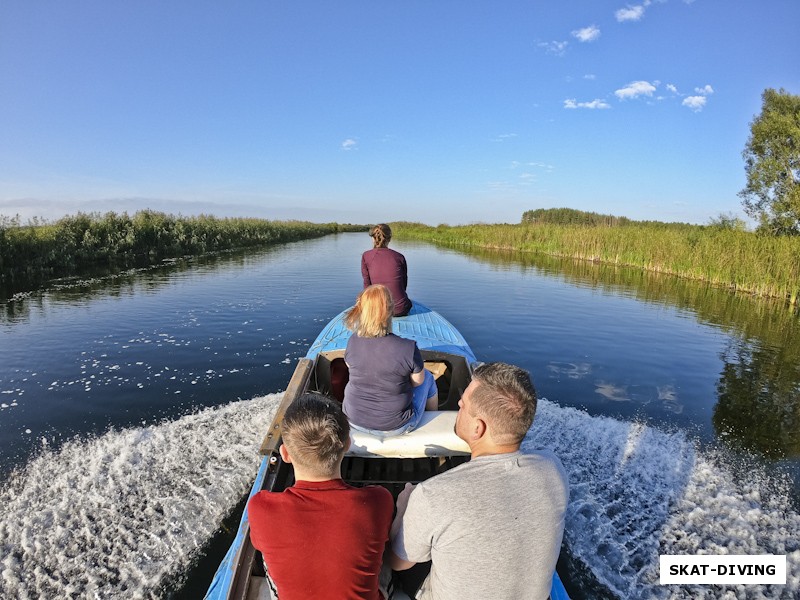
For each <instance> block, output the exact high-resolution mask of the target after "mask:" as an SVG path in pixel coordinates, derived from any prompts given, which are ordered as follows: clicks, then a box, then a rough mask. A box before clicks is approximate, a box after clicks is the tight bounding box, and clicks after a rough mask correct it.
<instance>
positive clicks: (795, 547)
mask: <svg viewBox="0 0 800 600" xmlns="http://www.w3.org/2000/svg"><path fill="white" fill-rule="evenodd" d="M525 445H527V446H531V447H533V446H543V447H548V448H551V449H553V450H554V451H555V452H556V453H557V454H558V455H559V457H560V458H561V460H562V461H563V463H564V466H565V468H566V469H567V471H568V473H569V478H570V486H571V493H570V503H569V508H568V515H567V524H566V531H565V538H566V542H567V546H568V547H569V549H570V552H571V553H572V554H573V555H574V556H576V557H577V558H579V559H580V560H581V561H582V562H583V563H584V564H585V565H586V566H587V567H588V568H589V569H590V570H591V571H592V573H593V574H594V576H595V577H596V578H597V579H598V580H599V581H600V582H602V583H603V584H604V585H606V586H607V587H608V588H609V589H610V590H611V591H612V592H613V593H614V594H616V595H617V596H619V597H620V598H626V599H627V598H631V599H637V598H648V599H649V598H658V599H661V598H730V599H733V598H737V599H741V598H797V597H798V596H799V595H800V515H798V513H797V512H796V511H795V510H794V509H793V508H792V505H791V500H790V493H789V491H788V490H787V489H785V488H783V489H782V488H781V485H780V482H777V481H775V480H773V479H770V478H769V477H767V476H766V475H765V474H764V473H752V474H751V476H750V477H748V478H747V479H746V480H743V479H742V478H741V477H735V476H734V475H733V468H732V466H731V465H730V464H729V463H726V459H725V458H724V457H722V456H719V455H714V454H712V453H709V452H704V451H700V450H698V449H697V448H696V446H695V444H694V443H693V442H692V441H691V440H689V439H688V438H687V436H686V434H684V433H682V432H677V433H671V434H670V433H665V432H663V431H659V430H657V429H653V428H651V427H648V426H646V425H643V424H640V423H625V422H621V421H617V420H614V419H611V418H607V417H592V416H589V415H588V414H586V413H585V412H581V411H578V410H574V409H570V408H560V407H558V406H556V405H554V404H553V403H551V402H548V401H546V400H542V401H540V404H539V409H538V411H537V416H536V421H535V423H534V426H533V428H532V430H531V432H530V433H529V435H528V438H527V439H526V441H525ZM659 554H747V555H753V554H781V555H786V556H787V583H786V585H785V586H757V585H748V586H702V587H700V586H695V587H689V586H660V585H659V584H658V576H659V573H658V556H659Z"/></svg>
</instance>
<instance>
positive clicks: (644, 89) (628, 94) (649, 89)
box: [614, 81, 656, 100]
mask: <svg viewBox="0 0 800 600" xmlns="http://www.w3.org/2000/svg"><path fill="white" fill-rule="evenodd" d="M655 91H656V86H655V85H653V84H652V83H650V82H649V81H633V82H631V83H629V84H628V85H626V86H625V87H624V88H622V89H619V90H617V91H616V92H614V95H615V96H616V97H617V98H619V99H620V100H627V99H629V98H638V97H639V96H652V95H653V92H655Z"/></svg>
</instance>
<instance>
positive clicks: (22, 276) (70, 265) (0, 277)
mask: <svg viewBox="0 0 800 600" xmlns="http://www.w3.org/2000/svg"><path fill="white" fill-rule="evenodd" d="M366 229H367V227H366V226H364V225H350V224H345V225H341V224H338V223H323V224H318V223H308V222H305V221H267V220H263V219H248V218H227V219H223V218H217V217H212V216H208V215H200V216H196V217H176V216H174V215H169V214H165V213H161V212H156V211H151V210H143V211H139V212H137V213H135V214H134V215H132V216H129V215H128V214H127V213H122V214H116V213H113V212H109V213H106V214H102V215H101V214H99V213H89V214H87V213H78V214H77V215H73V216H67V217H64V218H62V219H60V220H58V221H56V222H54V223H47V222H42V221H40V220H38V219H34V220H32V221H30V222H28V223H26V224H22V223H21V222H20V220H19V218H13V219H11V218H8V217H0V284H2V285H3V286H4V287H6V288H10V289H11V290H12V291H16V290H18V289H22V287H26V286H31V285H38V284H41V283H42V282H43V281H45V280H47V279H50V278H54V277H66V276H71V275H76V274H80V273H82V272H85V271H86V270H87V269H91V268H97V267H101V268H103V267H105V268H109V269H125V268H129V267H132V266H146V265H150V264H155V263H157V262H159V261H161V260H163V259H165V258H175V257H180V256H187V255H198V254H205V253H208V252H216V251H221V250H230V249H234V248H246V247H253V246H265V245H269V244H277V243H282V242H291V241H295V240H301V239H309V238H314V237H320V236H324V235H328V234H330V233H338V232H342V231H366Z"/></svg>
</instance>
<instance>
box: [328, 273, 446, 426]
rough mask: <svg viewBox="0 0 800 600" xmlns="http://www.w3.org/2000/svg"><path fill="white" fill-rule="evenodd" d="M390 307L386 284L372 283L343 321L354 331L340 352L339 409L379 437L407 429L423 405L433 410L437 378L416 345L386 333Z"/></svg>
mask: <svg viewBox="0 0 800 600" xmlns="http://www.w3.org/2000/svg"><path fill="white" fill-rule="evenodd" d="M392 305H393V302H392V295H391V294H390V293H389V290H388V288H387V287H386V286H383V285H371V286H369V287H367V288H366V289H365V290H363V291H362V292H361V293H360V294H359V295H358V299H357V300H356V305H355V306H354V307H353V308H351V309H350V311H349V312H348V313H347V315H346V316H345V321H344V322H345V325H347V327H348V328H349V329H351V330H352V331H353V335H351V336H350V339H349V340H348V341H347V349H346V350H345V353H344V360H345V362H346V363H347V366H348V368H349V369H350V380H349V381H348V383H347V387H345V388H344V412H345V414H346V415H347V418H348V419H349V420H350V425H351V426H352V427H353V428H354V429H360V430H362V431H367V432H370V433H380V434H383V435H387V434H388V435H399V434H401V433H405V432H406V431H411V430H412V429H414V428H415V427H416V426H417V425H418V424H419V422H420V420H421V419H422V413H423V412H424V411H425V410H426V409H427V410H436V409H437V408H438V390H437V388H436V381H435V380H434V378H433V375H432V374H431V372H430V371H428V370H426V369H425V363H424V362H423V360H422V355H421V354H420V351H419V348H417V343H416V342H415V341H414V340H409V339H406V338H402V337H399V336H397V335H395V334H393V333H392V332H391V331H392Z"/></svg>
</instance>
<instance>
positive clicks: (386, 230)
mask: <svg viewBox="0 0 800 600" xmlns="http://www.w3.org/2000/svg"><path fill="white" fill-rule="evenodd" d="M369 235H370V237H371V238H372V244H373V246H374V247H373V248H372V250H367V251H366V252H364V254H362V255H361V276H362V278H363V279H364V288H368V287H369V286H371V285H374V284H376V283H379V284H381V285H385V286H386V287H387V288H389V291H390V292H391V294H392V298H393V299H394V316H395V317H404V316H406V315H407V314H408V312H409V311H410V310H411V307H412V303H411V299H410V298H409V297H408V294H407V293H406V288H407V287H408V266H407V265H406V257H405V256H403V255H402V254H400V253H399V252H397V251H396V250H392V249H391V248H389V242H390V241H391V239H392V229H391V227H389V226H388V225H387V224H386V223H380V224H378V225H375V227H373V228H372V229H370V230H369Z"/></svg>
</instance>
